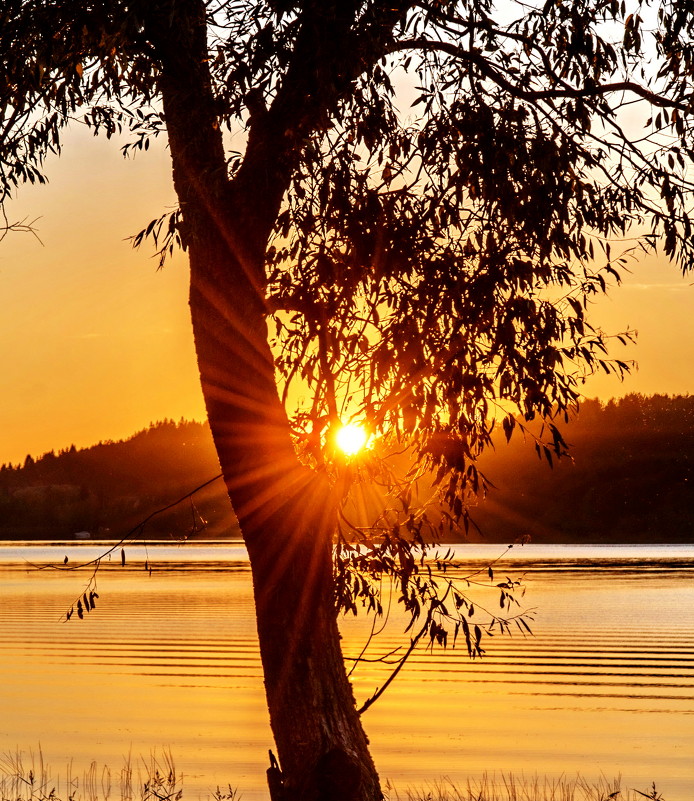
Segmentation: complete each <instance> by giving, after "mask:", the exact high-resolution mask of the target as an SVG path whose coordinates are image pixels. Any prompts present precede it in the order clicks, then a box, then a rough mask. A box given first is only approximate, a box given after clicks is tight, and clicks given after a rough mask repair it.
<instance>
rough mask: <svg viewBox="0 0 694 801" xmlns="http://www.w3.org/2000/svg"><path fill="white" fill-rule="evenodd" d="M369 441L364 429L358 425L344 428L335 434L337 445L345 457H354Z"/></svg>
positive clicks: (349, 425)
mask: <svg viewBox="0 0 694 801" xmlns="http://www.w3.org/2000/svg"><path fill="white" fill-rule="evenodd" d="M367 439H368V437H367V435H366V431H364V428H363V427H362V426H360V425H357V424H356V423H348V424H347V425H344V426H342V428H340V429H338V431H337V433H336V434H335V444H336V445H337V447H338V448H339V449H340V450H341V451H342V453H344V454H345V456H354V455H355V454H357V453H359V451H360V450H362V449H363V448H364V446H365V445H366V440H367Z"/></svg>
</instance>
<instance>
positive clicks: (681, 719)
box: [0, 543, 694, 801]
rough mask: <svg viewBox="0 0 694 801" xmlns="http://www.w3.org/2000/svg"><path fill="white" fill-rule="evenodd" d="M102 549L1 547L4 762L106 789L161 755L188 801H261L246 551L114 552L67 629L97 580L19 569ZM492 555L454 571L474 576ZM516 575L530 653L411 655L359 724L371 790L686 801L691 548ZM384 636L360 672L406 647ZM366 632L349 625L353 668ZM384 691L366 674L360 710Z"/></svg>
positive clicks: (609, 550)
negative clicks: (562, 785) (368, 753)
mask: <svg viewBox="0 0 694 801" xmlns="http://www.w3.org/2000/svg"><path fill="white" fill-rule="evenodd" d="M102 550H103V548H101V547H99V546H96V545H94V544H92V543H90V544H87V545H80V546H76V545H74V544H73V543H71V544H65V545H56V546H44V547H41V546H36V545H33V546H30V545H28V544H22V543H16V544H8V545H5V546H3V547H0V649H1V650H0V653H1V657H0V674H1V675H0V753H6V752H10V751H15V750H16V749H17V748H19V749H24V750H28V749H30V748H32V749H34V750H35V749H36V748H37V747H38V745H39V743H40V745H41V748H42V751H43V754H44V757H45V758H46V760H47V761H49V762H51V763H52V764H53V765H55V767H56V769H57V771H58V772H59V771H60V766H61V765H62V764H66V763H67V762H68V761H69V760H70V759H72V760H73V762H74V765H75V766H80V765H85V766H86V765H88V764H89V763H90V761H91V760H97V761H98V762H99V763H100V764H101V763H106V764H109V765H111V767H112V769H113V770H114V771H116V772H117V771H118V769H119V767H120V765H121V764H122V763H123V758H124V756H127V754H128V753H130V754H132V758H133V761H134V760H135V758H136V757H138V756H139V755H142V756H144V757H147V756H148V755H149V753H150V752H151V750H152V749H154V748H161V747H170V749H171V751H172V753H173V757H174V760H175V762H176V766H177V769H178V770H179V772H182V773H183V774H184V780H183V783H184V789H185V791H186V797H188V798H193V799H197V798H203V799H205V798H207V797H208V796H209V793H210V791H211V790H213V789H214V788H215V787H216V786H217V785H222V786H226V785H227V784H229V783H230V784H231V785H232V786H235V787H237V788H238V789H239V791H240V792H241V793H242V797H243V799H245V801H255V799H265V798H266V792H265V787H264V775H265V768H266V766H267V749H268V748H269V747H271V740H270V733H269V726H268V721H267V713H266V710H265V704H264V697H263V684H262V675H261V670H260V663H259V657H258V650H257V645H256V640H255V623H254V618H253V608H252V599H251V587H250V573H249V570H248V565H247V561H246V556H245V551H244V549H243V548H242V547H241V546H240V545H231V546H230V545H224V546H221V545H219V546H215V545H186V546H185V547H176V546H166V547H161V546H157V547H151V546H150V547H149V549H144V548H142V547H140V548H132V547H130V548H128V549H127V560H126V565H125V567H122V566H121V557H120V551H117V552H115V553H114V554H113V557H112V559H111V560H110V561H109V560H108V559H106V560H104V561H103V562H102V568H101V569H100V570H99V573H98V575H97V577H96V580H97V585H98V586H97V589H98V593H99V599H98V601H97V608H96V609H95V610H94V611H93V612H91V613H90V614H88V615H86V616H85V619H84V620H77V619H75V618H73V619H72V620H71V621H70V622H68V623H65V622H61V618H62V617H63V615H64V613H65V612H66V611H67V610H68V609H69V608H70V607H71V606H72V605H73V604H74V603H75V602H76V601H77V598H78V597H79V596H80V595H81V593H82V591H83V589H84V587H85V586H86V584H87V582H88V581H89V578H90V575H91V570H90V569H88V568H87V569H85V570H82V571H74V572H73V571H64V572H61V571H55V570H39V569H37V568H36V567H35V566H32V565H45V564H46V563H49V562H53V563H55V564H57V565H61V564H62V563H63V560H64V557H65V556H67V557H68V566H72V565H74V564H76V563H77V562H79V561H87V560H88V559H90V558H92V557H93V556H96V555H98V554H100V553H101V552H102ZM498 554H499V549H498V548H497V547H496V546H464V547H462V548H459V553H458V555H459V556H460V558H461V559H465V560H468V561H469V562H470V563H472V564H473V565H477V564H480V565H481V564H483V562H484V560H488V559H493V558H495V557H496V556H498ZM509 557H513V558H512V559H509V558H507V559H506V561H504V563H503V564H501V565H497V566H496V568H495V569H496V570H497V573H502V574H503V575H505V574H506V573H507V572H508V573H509V575H512V576H514V577H515V576H518V575H523V576H524V582H525V584H526V585H527V593H526V596H525V602H526V604H527V605H528V606H531V607H535V608H536V614H535V623H534V626H533V628H534V632H535V634H534V636H532V637H529V636H525V637H524V636H521V635H520V634H517V635H515V636H513V637H512V638H509V637H503V638H501V637H495V638H494V639H493V640H487V641H486V649H487V653H486V655H485V657H484V659H482V660H476V661H474V662H471V661H470V660H469V659H468V657H467V655H466V652H465V651H464V650H461V649H459V648H456V649H454V650H452V649H450V648H449V649H448V650H446V651H442V650H434V651H433V652H430V651H427V650H425V649H421V650H420V651H417V652H416V653H415V655H414V656H413V658H412V659H411V661H410V663H409V664H408V666H407V667H406V668H405V669H404V670H403V672H402V674H401V675H400V676H399V677H398V680H396V681H395V682H394V683H393V685H392V686H391V688H390V689H389V690H388V692H387V693H386V694H384V695H383V697H382V698H381V699H380V700H379V701H378V702H377V703H376V704H375V705H374V706H373V707H372V708H371V709H369V710H368V711H367V712H366V713H365V715H364V722H365V726H366V728H367V731H368V733H369V735H370V738H371V744H372V750H373V754H374V757H375V759H376V763H377V765H378V767H379V770H380V772H381V775H382V777H383V778H384V779H389V780H390V781H391V783H393V784H395V785H396V786H397V787H398V788H404V787H408V786H413V785H422V784H424V783H425V782H428V781H432V780H436V779H439V778H441V777H444V776H445V777H449V778H451V779H452V780H454V781H461V782H463V781H465V780H466V779H467V777H475V776H479V775H481V774H482V773H483V772H485V771H487V772H493V771H513V772H514V773H525V774H526V775H533V774H535V773H540V774H549V775H552V776H560V775H562V774H564V775H569V776H570V775H573V774H575V773H576V772H580V773H581V774H583V775H584V776H585V777H586V778H589V779H597V778H599V777H600V776H601V775H604V776H607V777H609V778H612V777H614V776H616V775H618V774H621V776H622V777H623V785H624V786H626V787H636V788H640V789H646V788H647V787H648V786H649V785H650V783H651V782H652V781H655V782H656V783H657V785H658V787H659V789H660V790H661V791H662V792H663V795H664V797H665V799H666V801H691V799H692V798H694V547H679V546H677V547H674V546H661V547H651V548H642V547H607V546H606V547H596V546H583V547H574V546H553V547H549V546H534V545H529V546H525V547H524V548H522V549H521V548H516V549H514V550H513V551H512V552H511V553H510V554H509ZM145 560H147V562H148V564H149V565H151V566H152V568H153V569H152V572H151V574H150V573H149V572H148V571H146V570H145V569H144V566H145V565H144V563H145ZM29 563H32V564H29ZM469 569H470V568H469V565H468V566H465V567H461V568H460V570H467V571H469ZM488 600H489V602H490V603H492V604H493V603H495V602H496V598H493V599H492V598H489V599H488ZM480 603H482V604H483V603H486V601H485V600H484V599H482V600H481V601H480ZM392 618H393V619H392V621H391V624H392V625H389V626H388V628H387V629H386V631H385V632H384V633H383V634H382V635H380V637H379V638H377V639H376V641H375V642H374V644H373V645H372V647H371V649H370V651H369V653H370V654H371V655H372V656H377V655H379V654H382V653H387V652H388V651H390V650H391V649H393V648H396V647H397V646H398V645H402V644H403V642H407V640H406V639H403V636H402V627H401V626H400V625H398V624H399V621H398V620H397V617H396V615H395V614H393V615H392ZM369 625H370V624H369V623H368V621H362V620H357V621H353V620H348V621H346V624H345V626H344V634H345V639H344V650H345V653H346V654H347V655H348V656H356V655H357V654H358V653H359V652H360V651H361V648H362V645H363V643H364V640H365V637H366V636H367V633H368V628H369ZM386 676H387V668H385V667H384V666H383V665H379V664H374V663H362V664H360V666H359V667H358V669H357V670H356V671H355V673H354V675H353V681H354V687H355V693H356V695H357V699H358V700H364V699H365V698H367V697H368V696H369V695H370V694H371V693H373V691H374V690H375V689H376V687H378V686H379V685H380V684H382V683H383V681H384V679H385V678H386Z"/></svg>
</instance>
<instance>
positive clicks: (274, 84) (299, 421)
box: [0, 0, 694, 799]
mask: <svg viewBox="0 0 694 801" xmlns="http://www.w3.org/2000/svg"><path fill="white" fill-rule="evenodd" d="M0 25H1V29H0V30H1V33H0V70H1V73H0V179H1V180H0V185H1V186H2V195H1V196H0V199H2V200H6V199H7V198H8V197H10V196H11V194H12V192H13V191H14V190H15V188H16V187H17V186H18V185H20V184H21V183H25V182H27V181H28V182H41V181H44V180H45V176H44V171H43V165H44V161H45V159H46V157H47V156H48V154H50V153H52V152H59V150H60V143H61V137H62V136H63V133H64V130H65V129H66V127H67V126H69V125H71V124H83V125H87V126H89V127H90V128H91V129H93V131H94V132H95V133H96V134H100V133H103V134H105V135H106V136H108V137H113V136H114V135H116V134H117V135H119V136H124V137H125V144H124V146H123V150H124V152H125V153H126V154H128V153H131V152H134V151H137V150H146V149H147V148H148V146H149V143H150V142H151V140H152V138H153V137H157V136H159V135H161V136H166V138H167V141H168V145H169V149H170V152H171V158H172V168H173V181H174V186H175V189H176V192H177V195H178V199H179V208H178V210H177V211H175V212H173V213H171V214H165V215H164V216H163V217H161V218H160V219H158V220H154V221H152V222H151V223H150V224H149V225H148V226H146V227H145V228H144V229H143V231H142V232H141V233H140V234H137V235H136V236H135V238H134V241H135V243H136V244H138V243H141V242H142V241H143V240H144V239H145V238H147V237H148V236H150V237H152V238H153V239H154V242H155V244H156V247H157V248H158V250H159V253H160V257H161V259H162V261H163V260H164V259H165V257H166V255H167V254H168V253H169V252H171V249H172V248H173V247H175V246H177V245H180V246H181V247H183V248H184V249H186V250H187V251H188V253H189V259H190V265H191V295H190V304H191V313H192V320H193V328H194V333H195V339H196V348H197V353H198V362H199V366H200V371H201V380H202V386H203V393H204V395H205V399H206V404H207V410H208V416H209V419H210V425H211V428H212V433H213V436H214V438H215V444H216V447H217V451H218V454H219V458H220V462H221V466H222V470H223V473H224V477H225V481H226V486H227V489H228V491H229V495H230V498H231V501H232V504H233V506H234V509H235V512H236V514H237V516H238V518H239V523H240V527H241V531H242V532H243V535H244V538H245V540H246V543H247V546H248V549H249V554H250V558H251V564H252V566H253V575H254V588H255V597H256V605H257V617H258V627H259V638H260V644H261V653H262V655H263V664H264V669H265V676H266V687H267V692H268V704H269V707H270V713H271V720H272V722H273V731H274V734H275V737H276V741H277V744H278V751H279V756H280V762H281V765H282V774H281V775H280V776H279V777H278V775H277V774H275V773H272V774H271V776H270V785H271V792H272V793H273V798H276V799H279V798H283V799H290V798H291V799H295V798H305V799H319V798H326V799H327V798H331V799H338V798H350V799H352V798H364V799H366V798H369V799H375V798H377V797H379V796H380V790H379V789H378V781H377V777H376V774H375V770H374V768H373V765H372V763H371V760H370V757H369V756H368V751H367V749H366V740H365V737H364V735H363V732H362V731H361V727H360V725H359V724H358V717H357V716H356V714H355V709H354V700H353V698H352V697H351V690H350V689H349V685H348V683H347V680H346V677H345V674H344V668H343V666H342V662H341V655H340V651H339V638H338V635H337V628H336V623H335V620H334V618H333V617H332V613H328V612H327V611H326V610H327V609H328V608H332V605H333V602H334V600H335V598H337V601H338V605H340V606H342V607H343V608H347V609H349V608H352V607H354V605H355V603H354V602H355V598H356V597H357V596H360V595H361V596H363V598H365V599H366V601H367V602H368V603H369V604H370V605H371V606H372V607H374V608H378V604H377V603H376V602H375V601H374V597H375V596H374V592H375V591H373V590H371V589H369V588H368V587H367V588H366V589H365V585H364V584H363V583H360V581H361V580H360V579H359V575H357V576H356V577H355V576H354V575H352V574H351V573H350V571H351V570H356V572H357V574H362V575H363V574H367V575H370V576H371V577H372V578H375V579H376V580H378V578H379V576H381V575H382V574H383V573H384V572H385V573H390V574H392V575H394V576H395V577H396V578H397V580H398V581H399V582H400V584H401V587H402V597H401V600H402V601H403V603H404V604H405V608H406V609H408V610H409V611H410V612H411V614H412V621H413V623H414V621H415V620H416V619H417V618H418V617H419V616H420V613H421V611H422V604H424V606H425V607H426V608H427V609H428V611H427V614H426V616H425V618H426V623H425V626H424V628H422V629H421V631H422V632H423V633H424V632H425V631H428V632H429V635H430V637H431V639H432V641H433V640H437V641H439V642H443V643H445V642H446V629H445V627H444V623H445V622H446V621H447V620H448V621H455V622H456V626H457V625H462V626H463V628H464V630H465V634H466V639H467V643H468V649H469V650H470V653H471V654H475V653H479V652H480V647H479V642H480V636H481V629H480V627H479V626H478V625H476V632H479V634H477V633H475V634H474V635H472V638H471V636H470V627H469V625H468V623H467V619H466V612H467V611H468V610H469V601H468V600H467V599H466V598H465V597H464V596H455V597H456V603H455V607H456V610H457V611H458V615H457V616H456V615H455V614H453V613H449V612H448V611H446V608H445V607H444V606H443V601H442V598H441V595H440V593H437V592H436V591H435V590H433V589H432V583H431V582H430V581H427V580H426V578H425V577H423V576H422V575H421V574H420V573H419V572H418V568H417V563H416V560H415V559H414V557H413V553H412V550H411V546H412V544H413V543H415V544H416V543H418V542H419V541H420V540H421V529H422V526H428V525H430V521H429V520H428V518H427V517H426V514H425V513H424V512H422V511H420V512H418V513H415V511H413V510H412V509H411V508H410V507H409V497H410V496H409V495H408V493H409V490H408V489H407V487H404V488H403V487H402V485H398V484H397V483H393V489H394V491H395V493H396V494H399V496H400V498H399V500H400V507H401V508H400V509H399V510H398V511H397V512H394V511H393V512H390V511H389V512H388V513H386V514H385V515H382V516H381V517H380V518H379V520H378V521H377V524H376V525H375V526H373V527H371V528H369V529H368V530H359V532H358V535H359V537H360V538H361V539H362V540H363V544H365V546H366V551H364V550H363V549H362V550H360V549H356V548H355V547H354V546H352V545H351V544H349V543H348V542H347V539H346V536H345V530H344V529H342V535H343V536H342V539H341V540H340V542H341V548H340V549H338V550H337V557H336V562H335V563H333V560H332V550H331V545H330V543H331V542H332V535H333V534H334V532H335V530H336V529H337V528H338V523H337V520H338V513H339V505H340V500H341V496H342V494H343V490H344V487H345V485H346V484H349V482H350V481H351V480H352V479H353V478H354V475H355V474H356V473H357V472H358V470H356V469H355V466H354V465H347V468H345V466H344V465H343V464H341V463H340V461H339V460H337V459H335V458H333V456H334V454H332V448H331V442H332V437H333V435H334V433H335V431H336V430H337V428H338V427H339V424H340V421H344V420H349V419H352V418H358V419H360V420H362V421H363V423H364V425H365V426H366V427H367V429H368V431H369V433H370V434H371V435H372V436H373V437H375V438H380V439H381V440H383V441H391V442H392V441H395V442H396V443H400V444H399V445H396V447H408V448H410V449H411V453H412V454H413V458H414V460H415V465H416V466H415V475H417V474H418V473H417V471H418V470H419V471H420V473H422V474H423V472H432V471H433V475H434V481H435V484H437V485H438V486H439V487H440V494H441V497H442V499H443V500H444V501H445V502H446V503H447V504H448V506H449V507H450V510H451V513H450V515H449V516H448V518H447V519H448V520H449V521H452V522H453V523H454V524H456V523H457V522H459V521H461V520H462V521H463V522H465V521H466V520H467V518H466V514H467V512H466V508H465V503H464V501H465V494H466V492H468V491H469V490H472V491H477V490H478V489H479V488H480V487H481V486H483V484H484V481H483V478H482V477H481V475H480V473H479V471H478V468H477V464H476V462H477V458H478V456H479V455H480V453H481V452H482V450H483V449H484V448H485V447H486V446H487V445H488V444H489V443H490V436H491V430H492V428H493V426H494V424H495V421H496V422H499V423H500V424H501V425H502V426H503V428H504V431H505V433H506V435H507V437H509V438H510V437H511V435H512V433H513V431H514V429H515V428H516V427H517V425H518V424H519V422H520V425H521V426H524V427H525V424H526V423H528V422H530V421H533V420H534V419H536V418H539V419H541V420H543V421H545V423H546V426H545V428H544V429H543V430H542V431H540V433H539V434H538V435H537V436H538V438H539V439H538V447H539V449H540V452H541V453H543V454H544V455H545V456H546V457H547V458H548V459H549V460H551V459H552V457H553V455H555V454H561V453H562V452H563V451H564V449H565V443H564V441H563V438H562V436H561V434H560V432H559V429H558V428H557V426H556V423H555V420H556V418H557V416H558V415H559V416H565V415H567V414H568V413H569V411H570V410H571V409H572V408H573V407H575V405H576V403H577V401H578V399H579V397H580V390H581V382H582V380H583V378H584V377H585V375H586V374H588V373H590V372H592V371H595V370H599V369H604V370H606V371H608V372H614V373H616V374H618V375H621V374H622V373H623V372H624V371H625V370H626V369H628V365H627V364H626V363H625V362H623V361H620V360H611V359H610V358H609V357H608V354H607V344H608V338H607V336H606V335H605V334H604V333H603V332H601V331H599V330H596V329H595V328H594V327H592V326H591V324H590V322H589V320H588V318H587V310H588V307H589V305H590V302H591V300H592V299H593V298H594V297H595V296H596V295H598V294H600V293H602V292H604V291H605V290H606V289H607V287H608V286H609V285H610V283H612V282H618V281H619V278H620V274H621V272H622V271H623V269H624V268H625V266H626V265H627V264H628V263H629V259H630V258H631V257H632V256H634V255H637V254H638V252H640V251H647V250H655V249H658V250H659V251H661V252H662V253H663V254H664V255H665V256H666V257H668V258H670V259H672V260H674V261H675V262H677V264H678V265H679V266H680V268H681V269H682V270H689V269H690V268H691V267H692V263H693V260H694V245H693V243H692V238H691V219H690V216H691V212H690V209H691V201H692V188H693V186H692V183H691V181H690V179H689V169H690V164H691V161H692V156H694V151H693V150H692V139H691V133H692V121H693V119H694V115H693V112H694V96H693V95H692V81H693V80H694V69H693V61H694V47H693V36H692V33H693V29H694V4H692V3H691V2H688V1H687V2H657V3H653V4H649V3H647V2H633V3H631V2H630V3H628V4H627V3H626V2H624V0H577V1H574V0H572V2H564V1H563V0H547V2H545V3H543V4H542V3H539V2H538V3H521V2H513V0H509V2H504V3H498V4H494V3H492V2H491V0H459V1H458V2H452V1H450V2H449V1H447V0H436V2H417V1H416V0H415V1H414V2H413V1H412V0H391V1H390V2H387V3H386V2H382V0H328V2H324V1H323V0H296V1H293V0H274V1H273V2H269V1H268V2H261V1H260V0H258V2H241V1H240V0H239V1H238V2H237V1H235V0H210V2H207V3H205V2H202V0H153V1H152V2H150V1H148V0H130V1H129V0H94V2H88V3H79V4H75V3H74V2H72V1H71V0H52V1H51V2H48V3H46V2H42V1H41V0H7V2H6V3H4V4H3V8H2V10H0ZM231 134H233V137H232V136H231ZM238 142H242V144H241V145H240V146H239V144H238ZM239 148H240V149H239ZM624 336H629V334H628V333H627V334H625V335H622V337H623V338H624ZM301 397H304V398H305V401H304V402H303V403H297V402H296V400H297V398H301ZM368 461H369V460H365V462H364V467H366V466H367V462H368ZM372 470H373V472H374V473H375V474H376V475H379V474H380V478H381V480H385V481H386V483H388V482H390V478H389V477H388V471H387V469H386V467H384V466H383V463H382V462H379V461H378V460H372ZM422 471H423V472H422ZM336 498H337V500H336ZM351 533H352V534H355V532H354V531H352V532H351ZM307 566H308V567H307ZM333 571H335V572H333ZM444 586H448V585H445V583H444ZM509 589H511V588H509ZM448 592H449V590H448V589H446V590H445V592H444V596H445V595H446V594H448ZM504 597H505V594H504V593H502V600H503V598H504ZM458 599H460V602H458ZM461 610H462V611H461ZM495 620H496V618H494V620H492V623H493V622H495ZM442 621H443V622H442ZM492 623H490V624H489V625H490V626H491V625H492ZM312 659H313V660H315V664H320V666H321V667H320V670H318V671H316V670H315V669H314V668H311V660H312ZM316 710H318V713H317V712H316ZM317 715H318V717H319V718H320V719H318V717H317ZM297 732H300V734H297ZM275 769H276V766H275V765H273V766H272V768H271V770H273V771H274V770H275ZM277 770H279V768H277ZM273 777H274V778H273ZM273 783H274V784H273ZM273 788H274V789H273ZM338 788H339V789H338Z"/></svg>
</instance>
